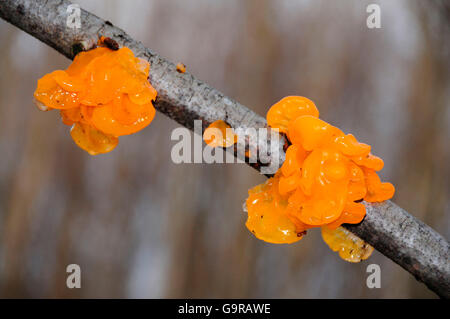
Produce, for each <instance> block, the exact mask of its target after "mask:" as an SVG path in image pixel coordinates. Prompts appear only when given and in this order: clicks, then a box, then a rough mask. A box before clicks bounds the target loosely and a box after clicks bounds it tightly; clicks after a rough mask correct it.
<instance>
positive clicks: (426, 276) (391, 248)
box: [0, 0, 450, 298]
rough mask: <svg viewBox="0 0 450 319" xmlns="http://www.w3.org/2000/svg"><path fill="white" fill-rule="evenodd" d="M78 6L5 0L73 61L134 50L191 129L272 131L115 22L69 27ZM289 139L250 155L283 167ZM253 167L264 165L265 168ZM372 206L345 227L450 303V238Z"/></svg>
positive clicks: (171, 112) (390, 206) (12, 18)
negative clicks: (107, 48)
mask: <svg viewBox="0 0 450 319" xmlns="http://www.w3.org/2000/svg"><path fill="white" fill-rule="evenodd" d="M70 4H71V3H70V2H69V1H66V0H47V1H43V0H2V1H1V2H0V16H1V17H2V18H3V19H5V20H6V21H8V22H10V23H11V24H13V25H15V26H17V27H19V28H20V29H22V30H24V31H25V32H27V33H29V34H31V35H32V36H34V37H36V38H38V39H39V40H41V41H43V42H44V43H46V44H48V45H49V46H51V47H53V48H54V49H56V50H57V51H58V52H60V53H61V54H63V55H65V56H66V57H68V58H69V59H73V57H74V56H75V55H76V53H78V52H79V51H81V50H89V49H91V48H93V47H94V46H95V45H96V43H97V40H98V37H99V36H101V35H102V36H106V37H111V38H112V39H114V40H116V41H117V42H118V43H119V44H120V45H122V46H127V47H129V48H130V49H132V50H133V52H134V53H135V55H136V56H139V57H141V58H144V59H146V60H148V61H149V62H150V65H151V71H150V82H151V84H152V85H153V86H154V87H155V89H156V90H157V91H158V98H157V100H156V103H155V107H156V108H157V110H158V111H160V112H162V113H164V114H166V115H167V116H168V117H170V118H172V119H174V120H175V121H177V122H178V123H180V124H181V125H183V126H185V127H187V128H190V129H193V125H194V120H201V121H202V123H203V128H205V127H206V126H207V125H208V124H209V123H211V122H213V121H215V120H219V119H220V120H224V121H226V122H227V123H228V124H230V126H231V127H233V128H244V129H245V128H262V127H267V123H266V121H265V119H264V118H263V117H261V116H259V115H258V114H256V113H254V112H253V111H251V110H249V109H248V108H246V107H245V106H243V105H241V104H239V103H238V102H236V101H234V100H232V99H230V98H229V97H227V96H225V95H223V94H222V93H220V92H219V91H217V90H216V89H214V88H212V87H210V86H209V85H207V84H206V83H204V82H202V81H200V80H198V79H196V78H195V77H193V76H192V75H191V74H189V73H188V72H186V73H183V74H182V73H178V72H177V71H176V67H175V65H174V64H173V63H171V62H169V61H168V60H166V59H164V58H163V57H161V56H159V55H158V54H156V53H155V52H153V51H152V50H150V49H148V48H146V47H144V46H143V44H142V43H141V42H139V41H136V40H134V39H132V38H131V37H130V36H129V35H127V34H126V33H125V32H124V31H123V30H121V29H119V28H117V27H115V26H113V24H112V23H110V22H109V21H105V20H103V19H101V18H99V17H97V16H95V15H94V14H92V13H89V12H87V11H85V10H81V28H79V29H72V28H69V27H67V24H66V22H67V18H68V16H69V14H68V12H67V8H68V6H69V5H70ZM30 94H31V93H30ZM284 142H285V140H284V137H281V139H275V140H271V139H270V137H269V138H268V139H267V140H266V141H261V140H259V141H258V142H257V143H253V142H252V141H248V140H246V141H245V143H249V144H250V145H249V149H250V153H252V152H256V153H254V154H259V155H260V158H259V160H260V161H261V162H263V163H267V162H274V161H276V162H277V163H279V164H280V165H281V164H282V163H283V161H284V152H283V145H284ZM271 143H272V144H273V146H274V147H275V148H276V149H277V150H279V152H278V154H276V153H271V152H270V149H271V148H270V145H271ZM275 156H277V158H275ZM250 165H251V166H253V167H254V168H257V169H260V168H261V163H256V164H250ZM364 204H365V206H366V208H367V215H366V217H365V219H364V220H363V222H361V223H360V224H358V225H344V227H346V228H347V229H349V230H350V231H352V232H353V233H355V234H356V235H358V236H359V237H361V238H362V239H364V240H365V241H367V242H368V243H370V244H371V245H373V246H374V247H375V248H376V249H377V250H378V251H380V252H381V253H383V254H384V255H385V256H387V257H388V258H390V259H392V260H393V261H394V262H396V263H397V264H399V265H400V266H402V267H403V268H404V269H406V270H407V271H409V272H410V273H411V274H412V275H414V276H415V278H416V279H417V280H419V281H421V282H423V283H425V284H426V285H427V286H428V288H429V289H431V290H432V291H434V292H435V293H436V294H437V295H439V296H441V297H444V298H449V297H450V264H449V262H448V261H449V243H448V241H447V240H446V239H444V238H443V237H442V236H441V235H440V234H438V233H437V232H436V231H434V230H433V229H432V228H431V227H429V226H428V225H426V224H424V223H422V222H421V221H419V220H417V219H416V218H415V217H413V216H411V215H410V214H409V213H408V212H406V211H405V210H403V209H402V208H400V207H398V206H397V205H396V204H394V203H393V202H391V201H386V202H384V203H380V204H370V203H364Z"/></svg>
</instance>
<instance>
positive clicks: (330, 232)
mask: <svg viewBox="0 0 450 319" xmlns="http://www.w3.org/2000/svg"><path fill="white" fill-rule="evenodd" d="M322 238H323V241H324V242H325V243H326V244H327V245H328V247H330V249H331V250H332V251H335V252H338V253H339V256H340V257H341V258H342V259H344V260H346V261H349V262H352V263H357V262H360V261H361V260H365V259H367V258H369V257H370V255H372V253H373V247H372V246H370V245H369V244H368V243H366V242H365V241H363V240H362V239H361V238H359V237H357V236H356V235H353V234H352V233H351V232H349V231H348V230H347V229H345V228H343V227H338V228H336V229H330V228H328V227H327V226H323V227H322Z"/></svg>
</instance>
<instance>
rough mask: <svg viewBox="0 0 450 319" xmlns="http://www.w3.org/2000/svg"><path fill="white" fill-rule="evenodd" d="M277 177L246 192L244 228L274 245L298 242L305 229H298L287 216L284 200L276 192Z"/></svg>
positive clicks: (285, 201)
mask: <svg viewBox="0 0 450 319" xmlns="http://www.w3.org/2000/svg"><path fill="white" fill-rule="evenodd" d="M278 181H279V178H278V177H273V178H270V179H268V180H267V181H266V182H265V183H264V184H261V185H257V186H255V187H254V188H252V189H250V190H249V191H248V194H249V196H248V198H247V201H246V206H247V210H248V219H247V222H246V224H245V225H246V226H247V228H248V230H250V231H251V232H252V233H253V234H254V235H255V236H256V237H257V238H259V239H261V240H264V241H267V242H270V243H275V244H290V243H294V242H296V241H299V240H300V239H301V238H302V236H303V234H304V231H305V229H304V228H301V227H298V226H297V225H296V224H295V223H294V222H293V221H292V220H291V219H290V218H289V217H288V216H287V215H286V207H287V205H288V203H287V200H286V198H283V196H281V195H280V194H279V192H278Z"/></svg>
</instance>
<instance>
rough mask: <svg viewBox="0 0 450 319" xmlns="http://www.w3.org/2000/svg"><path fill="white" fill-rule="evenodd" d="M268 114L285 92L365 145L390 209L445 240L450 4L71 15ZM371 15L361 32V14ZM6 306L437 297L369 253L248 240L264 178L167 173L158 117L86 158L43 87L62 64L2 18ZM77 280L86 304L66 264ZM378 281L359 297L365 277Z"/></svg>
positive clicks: (279, 5)
mask: <svg viewBox="0 0 450 319" xmlns="http://www.w3.org/2000/svg"><path fill="white" fill-rule="evenodd" d="M75 2H76V3H79V4H80V5H81V6H82V7H83V8H84V9H87V10H89V11H91V12H93V13H95V14H97V15H99V16H101V17H103V18H104V19H108V20H110V21H111V22H113V23H114V25H117V26H119V27H121V28H123V29H125V30H126V31H127V32H128V33H129V34H130V35H131V36H133V37H134V38H136V39H139V40H140V41H142V42H143V43H144V44H145V45H146V46H147V47H150V48H152V49H153V50H155V51H156V52H158V53H159V54H161V55H162V56H164V57H166V58H168V59H169V60H171V61H173V62H175V63H176V62H183V63H185V64H186V65H187V68H188V70H189V71H190V72H191V73H192V74H194V75H195V76H197V77H198V78H200V79H202V80H204V81H206V82H208V83H209V84H211V85H212V86H214V87H216V88H217V89H219V90H220V91H222V92H223V93H225V94H226V95H228V96H230V97H232V98H234V99H236V100H237V101H239V102H241V103H242V104H244V105H246V106H248V107H250V108H251V109H253V110H254V111H256V112H257V113H259V114H261V115H265V113H266V112H267V110H268V108H269V107H270V106H271V105H272V104H273V103H275V102H276V101H278V100H279V99H281V98H282V97H284V96H286V95H302V96H307V97H309V98H310V99H312V100H313V101H315V103H316V105H317V106H318V108H319V110H320V113H321V117H322V118H323V119H325V120H326V121H329V122H331V123H332V124H334V125H336V126H338V127H340V128H342V129H343V130H344V131H346V132H351V133H353V134H354V135H356V136H357V137H358V139H360V140H361V141H363V142H366V143H369V144H371V145H372V146H373V152H374V154H376V155H378V156H381V157H382V158H383V159H384V160H385V168H384V169H383V171H382V172H381V175H382V179H384V180H387V181H390V182H392V183H393V184H394V185H395V186H396V190H397V192H396V195H395V197H394V199H393V200H394V201H395V202H396V203H397V204H398V205H400V206H402V207H403V208H405V209H406V210H407V211H409V212H410V213H411V214H413V215H414V216H416V217H418V218H419V219H421V220H422V221H424V222H426V223H427V224H429V225H430V226H432V227H433V228H435V229H436V230H437V231H439V232H440V233H441V234H442V235H444V237H446V238H447V239H448V238H449V234H450V218H449V217H450V216H449V215H450V214H449V213H450V198H449V194H450V185H449V184H450V172H449V170H450V168H449V163H450V147H449V137H450V132H449V131H450V129H449V128H450V108H449V101H450V55H449V52H450V50H449V46H450V41H449V38H448V35H449V34H450V32H449V31H450V28H449V26H450V9H449V4H448V2H447V3H446V4H445V1H405V0H396V1H387V0H386V1H376V0H373V1H360V0H347V1H333V2H330V1H305V0H302V1H300V0H281V1H275V0H273V1H269V0H248V1H241V0H220V1H219V0H217V1H208V0H190V1H185V0H169V1H167V0H164V1H163V0H157V1H135V0H134V1H119V0H115V1H113V0H108V1H106V0H105V1H100V0H95V1H87V0H86V1H75ZM370 3H377V4H379V5H380V7H381V26H382V28H381V29H368V28H367V26H366V19H367V16H368V13H366V7H367V5H368V4H370ZM0 43H1V46H0V54H1V57H2V58H1V59H0V70H1V71H2V72H1V74H2V76H1V77H0V154H1V158H0V297H63V298H76V297H94V298H109V297H115V298H144V297H156V298H159V297H179V298H186V297H199V298H202V297H203V298H209V297H213V298H231V297H233V298H246V297H251V298H388V297H394V298H409V297H424V298H434V297H435V295H434V294H433V293H431V292H430V291H428V290H427V288H426V287H425V286H424V285H423V284H420V283H418V282H417V281H416V280H415V279H414V278H413V277H412V276H411V275H410V274H409V273H407V272H406V271H404V270H403V269H402V268H400V267H399V266H397V265H396V264H394V263H393V262H392V261H390V260H389V259H387V258H385V257H384V256H383V255H381V254H380V253H378V252H375V253H374V254H373V256H372V257H371V258H370V259H369V260H368V261H365V262H362V263H360V264H350V263H346V262H345V261H343V260H341V259H340V258H339V257H338V256H337V254H335V253H333V252H332V251H331V250H329V249H328V247H327V246H326V245H325V244H324V243H323V241H322V239H321V236H320V232H319V231H310V232H309V233H308V235H307V236H306V237H305V238H304V239H303V240H301V241H300V242H298V243H296V244H293V245H287V246H286V245H283V246H280V245H272V244H267V243H264V242H262V241H259V240H257V239H256V238H255V237H253V236H252V235H251V234H250V233H249V232H248V231H247V229H246V228H245V225H244V223H245V220H246V216H245V214H244V213H243V212H242V203H243V201H244V200H245V198H246V197H247V190H248V189H249V188H251V187H252V186H253V185H256V184H258V183H261V182H263V181H264V179H265V178H264V177H263V176H261V175H260V174H258V172H256V171H255V170H253V169H251V168H250V167H248V166H246V165H245V164H228V165H227V164H213V165H206V164H181V165H176V164H174V163H172V162H171V160H170V150H171V147H172V146H173V144H174V143H175V142H171V141H170V133H171V131H172V130H173V129H174V128H176V127H178V125H177V124H176V123H175V122H174V121H172V120H170V119H168V118H166V117H165V116H164V115H162V114H157V117H156V119H155V120H154V121H153V123H152V124H151V125H150V126H149V127H147V128H146V129H145V130H143V131H141V132H140V133H138V134H135V135H133V136H130V137H124V138H121V143H120V144H119V146H118V147H117V148H116V149H115V150H114V151H113V152H112V153H110V154H107V155H99V156H96V157H92V156H89V155H88V154H87V153H86V152H84V151H82V150H81V149H80V148H78V147H77V146H76V145H75V144H74V143H73V142H72V139H71V138H70V135H69V127H67V126H65V125H63V124H62V122H61V120H60V116H59V114H58V112H46V113H44V112H39V111H38V110H37V108H35V107H34V105H33V101H32V100H33V91H34V89H35V87H36V81H37V79H38V78H40V77H42V76H43V75H44V74H46V73H48V72H51V71H53V70H55V69H65V68H66V67H67V66H68V65H69V63H70V61H69V60H67V59H66V58H64V57H63V56H61V55H59V54H58V53H57V52H56V51H54V50H53V49H51V48H49V47H47V46H46V45H44V44H43V43H41V42H39V41H38V40H36V39H34V38H32V37H31V36H29V35H27V34H25V33H24V32H22V31H20V30H19V29H16V28H15V27H13V26H11V25H9V24H7V23H6V22H4V21H3V20H1V21H0ZM72 263H75V264H78V265H80V267H81V272H82V282H81V286H82V288H81V289H68V288H67V287H66V277H67V275H68V274H67V273H66V266H67V265H68V264H72ZM370 263H377V264H379V265H380V266H381V271H382V273H381V276H382V277H381V288H380V289H368V288H367V286H366V278H367V275H368V274H367V273H366V267H367V265H368V264H370Z"/></svg>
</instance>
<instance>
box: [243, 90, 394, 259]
mask: <svg viewBox="0 0 450 319" xmlns="http://www.w3.org/2000/svg"><path fill="white" fill-rule="evenodd" d="M318 116H319V112H318V110H317V108H316V106H315V105H314V103H313V102H312V101H311V100H309V99H306V98H304V97H297V96H289V97H285V98H283V99H282V100H281V101H279V102H278V103H276V104H274V105H273V106H272V107H271V108H270V110H269V112H268V113H267V122H268V124H269V125H270V126H271V127H273V128H278V129H279V130H280V131H281V132H284V133H286V135H287V137H288V139H289V141H290V142H291V143H292V144H291V145H290V146H289V147H288V148H287V151H286V158H285V162H284V163H283V165H282V166H281V168H280V169H279V170H278V172H277V173H276V174H275V176H274V177H273V178H271V179H269V181H268V182H266V183H265V184H262V185H258V186H256V187H255V188H253V189H251V190H250V191H249V197H248V199H247V201H246V204H247V211H248V220H247V227H248V229H249V230H250V231H252V233H254V234H255V236H256V237H258V238H259V239H262V240H265V241H268V242H271V243H292V242H295V241H298V240H299V239H300V238H301V236H300V235H299V236H298V237H295V236H294V235H295V234H303V233H304V232H305V230H307V229H310V228H316V227H322V226H326V228H327V229H330V232H331V230H334V229H336V228H338V227H339V226H340V225H341V224H343V223H349V224H357V223H359V222H361V221H362V220H363V218H364V216H365V214H366V209H365V206H364V205H363V204H362V203H361V201H362V200H365V201H367V202H381V201H384V200H388V199H390V198H392V196H393V195H394V192H395V189H394V186H393V185H392V184H390V183H382V182H381V181H380V178H379V177H378V175H377V173H376V171H379V170H381V169H382V168H383V164H384V163H383V160H382V159H381V158H379V157H376V156H374V155H372V154H371V153H370V151H371V147H370V145H367V144H364V143H360V142H358V140H357V139H356V138H355V137H354V136H353V135H352V134H345V133H343V132H342V131H341V130H340V129H338V128H337V127H334V126H332V125H330V124H328V123H326V122H325V121H323V120H320V119H319V118H318ZM266 215H268V216H271V217H270V218H268V219H265V218H264V217H262V218H260V219H258V218H256V217H255V216H266ZM327 234H328V233H327ZM341 237H342V236H341ZM362 259H363V258H362Z"/></svg>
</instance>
